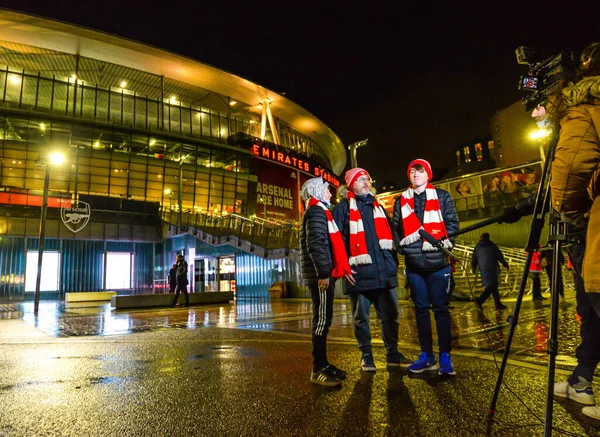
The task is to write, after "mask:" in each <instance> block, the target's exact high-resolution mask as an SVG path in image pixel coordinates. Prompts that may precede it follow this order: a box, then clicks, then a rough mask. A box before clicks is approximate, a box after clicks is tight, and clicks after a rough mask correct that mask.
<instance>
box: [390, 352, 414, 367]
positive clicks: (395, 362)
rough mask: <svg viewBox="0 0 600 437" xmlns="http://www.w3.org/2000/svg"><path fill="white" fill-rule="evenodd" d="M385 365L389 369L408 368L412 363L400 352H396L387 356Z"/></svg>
mask: <svg viewBox="0 0 600 437" xmlns="http://www.w3.org/2000/svg"><path fill="white" fill-rule="evenodd" d="M386 364H387V365H388V366H390V367H394V366H400V367H408V366H410V365H411V364H412V361H411V360H409V359H408V358H406V357H405V356H404V354H402V352H399V351H396V352H394V353H393V354H390V355H388V356H387V360H386Z"/></svg>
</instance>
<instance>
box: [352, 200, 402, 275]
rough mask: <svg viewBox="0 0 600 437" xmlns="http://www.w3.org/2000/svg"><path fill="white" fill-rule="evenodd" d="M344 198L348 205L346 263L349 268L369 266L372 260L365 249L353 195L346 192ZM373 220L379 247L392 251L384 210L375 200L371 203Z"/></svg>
mask: <svg viewBox="0 0 600 437" xmlns="http://www.w3.org/2000/svg"><path fill="white" fill-rule="evenodd" d="M346 198H347V199H348V203H349V205H350V259H349V260H348V262H349V263H350V265H351V266H355V265H359V264H371V263H372V262H373V260H372V259H371V255H369V252H368V249H367V240H366V238H365V228H364V226H363V221H362V215H361V213H360V211H359V210H358V207H357V206H356V198H355V197H354V193H353V192H352V191H348V195H347V196H346ZM373 219H374V220H373V221H374V222H375V233H376V234H377V239H378V240H379V247H381V248H382V249H383V250H392V242H393V240H392V230H391V229H390V224H389V222H388V218H387V216H386V214H385V210H384V209H383V207H382V206H381V205H380V204H379V202H377V200H374V201H373Z"/></svg>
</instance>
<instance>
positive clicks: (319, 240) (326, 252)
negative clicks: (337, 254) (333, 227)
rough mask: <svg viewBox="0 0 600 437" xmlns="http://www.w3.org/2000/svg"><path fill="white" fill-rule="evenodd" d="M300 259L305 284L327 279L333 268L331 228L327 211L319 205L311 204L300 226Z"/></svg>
mask: <svg viewBox="0 0 600 437" xmlns="http://www.w3.org/2000/svg"><path fill="white" fill-rule="evenodd" d="M300 257H301V258H300V260H301V266H302V279H303V282H304V284H305V285H308V284H310V283H314V282H317V281H318V280H319V279H327V278H329V276H330V275H331V271H332V270H333V260H332V259H331V250H330V247H329V228H328V226H327V216H326V215H325V211H324V210H323V208H321V207H320V206H318V205H313V206H309V207H308V209H307V210H306V212H305V213H304V217H302V227H301V228H300Z"/></svg>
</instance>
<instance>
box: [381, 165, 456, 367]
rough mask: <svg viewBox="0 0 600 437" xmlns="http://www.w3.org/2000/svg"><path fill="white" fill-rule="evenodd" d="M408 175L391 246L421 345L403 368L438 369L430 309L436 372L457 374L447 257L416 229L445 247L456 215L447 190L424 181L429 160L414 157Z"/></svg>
mask: <svg viewBox="0 0 600 437" xmlns="http://www.w3.org/2000/svg"><path fill="white" fill-rule="evenodd" d="M407 174H408V179H409V180H410V183H411V187H410V188H409V189H408V190H406V191H405V192H404V193H402V195H401V196H400V197H398V198H397V199H396V201H395V202H394V216H393V219H392V223H393V229H394V232H395V235H394V239H395V240H396V247H398V248H399V250H400V253H401V254H403V255H404V260H405V263H406V273H407V277H408V282H409V284H410V292H411V296H412V300H413V302H414V303H415V313H416V318H417V330H418V333H419V345H420V347H421V354H420V355H419V358H418V359H417V361H415V362H414V363H412V364H411V365H410V366H408V370H410V371H411V372H413V373H422V372H424V371H426V370H436V369H437V368H438V366H437V359H436V356H435V355H434V353H433V340H432V331H431V315H430V311H433V314H434V316H435V324H436V327H437V334H438V344H439V349H440V367H439V369H440V370H439V373H440V374H444V375H456V372H455V371H454V365H453V364H452V359H451V357H450V351H451V349H452V332H451V322H450V312H449V311H448V304H449V289H450V274H451V273H450V261H449V260H448V258H447V257H446V255H445V254H444V252H442V251H441V250H439V249H438V248H436V247H434V246H432V245H431V244H430V243H429V242H427V241H422V240H421V235H420V234H419V231H420V230H421V229H424V230H425V231H426V232H427V233H429V234H430V235H431V236H432V237H433V238H435V239H438V240H439V239H441V238H443V237H446V239H444V240H443V242H442V244H443V245H444V247H445V248H446V249H448V250H450V249H452V247H453V243H452V241H451V240H450V239H448V238H447V237H448V234H449V233H450V234H452V233H455V232H457V231H458V216H457V214H456V208H455V206H454V201H453V200H452V197H450V194H449V193H448V192H447V191H445V190H442V189H439V188H435V187H434V186H433V185H431V183H429V181H430V180H431V178H432V177H433V173H432V171H431V165H430V164H429V162H427V161H425V160H424V159H415V160H414V161H412V162H411V163H410V164H409V165H408V170H407Z"/></svg>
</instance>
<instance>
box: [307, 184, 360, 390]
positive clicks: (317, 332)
mask: <svg viewBox="0 0 600 437" xmlns="http://www.w3.org/2000/svg"><path fill="white" fill-rule="evenodd" d="M300 195H301V197H302V200H303V201H304V202H305V206H306V209H305V213H304V216H303V217H302V227H301V228H300V250H301V261H302V279H303V282H304V283H305V285H308V288H309V290H310V297H311V300H312V310H313V319H312V356H313V365H312V372H311V375H310V381H311V382H312V383H314V384H319V385H324V386H329V387H334V386H338V385H340V384H341V383H342V380H344V379H346V372H345V371H344V370H341V369H339V368H337V367H336V366H334V365H333V364H329V361H328V360H327V333H328V332H329V327H330V326H331V320H332V318H333V298H334V288H335V280H336V279H338V278H341V277H343V276H345V275H351V274H352V273H353V272H352V270H351V269H350V265H349V264H348V257H347V255H346V248H345V247H344V241H343V240H342V236H341V234H340V231H339V229H338V228H337V226H336V224H335V221H334V220H333V216H332V215H331V213H330V212H329V207H330V201H331V192H330V191H329V184H328V183H327V182H324V181H323V178H320V177H318V178H312V179H309V180H308V181H306V182H305V183H304V185H303V186H302V190H301V191H300Z"/></svg>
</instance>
